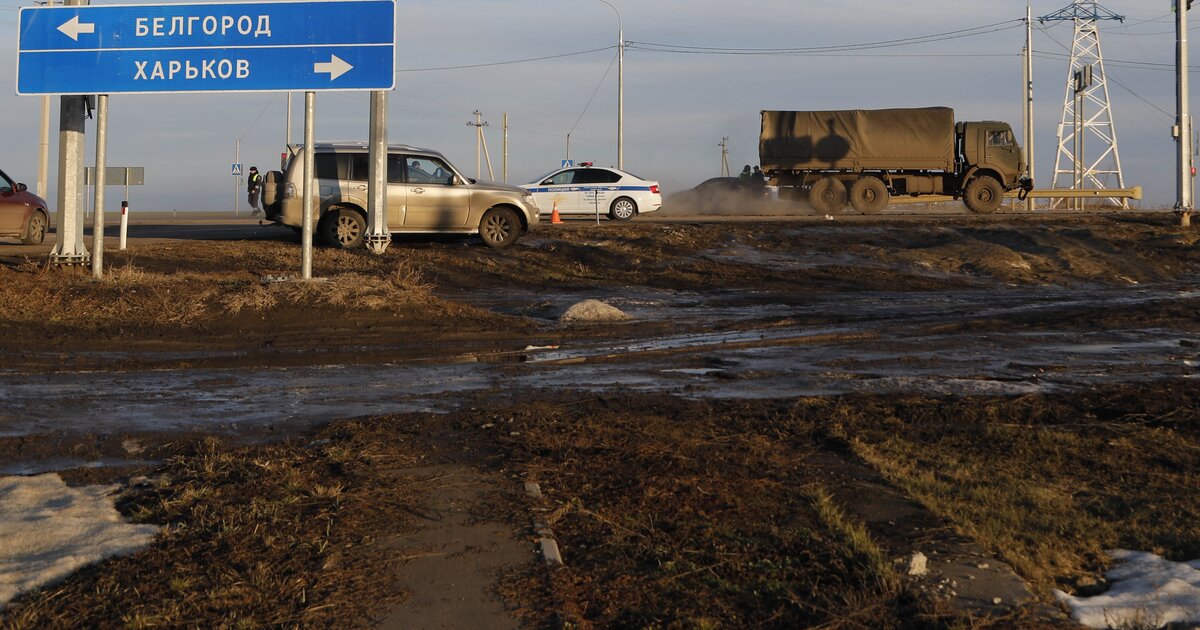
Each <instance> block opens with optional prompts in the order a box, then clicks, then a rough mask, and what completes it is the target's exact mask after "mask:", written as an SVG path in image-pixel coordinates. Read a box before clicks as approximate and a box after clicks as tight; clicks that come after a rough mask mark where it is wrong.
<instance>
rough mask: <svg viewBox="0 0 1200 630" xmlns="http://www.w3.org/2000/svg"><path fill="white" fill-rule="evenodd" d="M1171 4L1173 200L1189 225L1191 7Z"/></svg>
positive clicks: (1189, 3)
mask: <svg viewBox="0 0 1200 630" xmlns="http://www.w3.org/2000/svg"><path fill="white" fill-rule="evenodd" d="M1176 4H1177V6H1176V7H1175V31H1176V32H1175V38H1176V42H1175V66H1176V68H1175V72H1176V87H1175V90H1176V97H1177V103H1176V107H1177V110H1178V111H1177V114H1176V118H1175V128H1174V129H1173V130H1172V131H1173V133H1174V135H1175V140H1176V142H1177V143H1178V145H1179V146H1178V148H1179V155H1178V166H1179V172H1178V173H1177V177H1178V180H1179V181H1178V186H1177V187H1176V192H1177V193H1178V199H1177V201H1176V202H1175V212H1177V213H1178V214H1179V225H1180V226H1181V227H1190V226H1191V224H1192V210H1193V208H1194V201H1193V199H1192V192H1193V189H1192V116H1191V114H1190V113H1189V112H1190V104H1189V102H1188V101H1189V94H1188V11H1189V10H1191V8H1192V0H1186V1H1180V0H1176Z"/></svg>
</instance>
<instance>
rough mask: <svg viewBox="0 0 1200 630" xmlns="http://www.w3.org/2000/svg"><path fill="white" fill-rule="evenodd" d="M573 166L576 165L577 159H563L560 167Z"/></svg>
mask: <svg viewBox="0 0 1200 630" xmlns="http://www.w3.org/2000/svg"><path fill="white" fill-rule="evenodd" d="M572 166H575V160H563V161H562V166H560V167H559V168H571V167H572Z"/></svg>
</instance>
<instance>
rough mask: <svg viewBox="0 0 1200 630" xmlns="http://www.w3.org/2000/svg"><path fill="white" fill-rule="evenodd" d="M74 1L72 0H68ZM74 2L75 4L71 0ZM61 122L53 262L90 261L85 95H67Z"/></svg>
mask: <svg viewBox="0 0 1200 630" xmlns="http://www.w3.org/2000/svg"><path fill="white" fill-rule="evenodd" d="M68 1H69V2H70V0H68ZM71 4H74V3H71ZM60 98H61V100H60V102H59V106H58V108H59V122H58V217H57V220H56V223H55V227H56V229H57V232H58V242H57V243H55V245H54V249H53V250H51V251H50V262H51V263H54V264H60V265H82V264H87V262H88V260H90V258H91V257H90V255H89V254H88V251H87V247H86V246H85V245H84V243H83V224H84V221H85V218H84V215H83V204H82V203H80V202H81V201H83V189H84V186H83V181H84V180H83V169H84V155H83V153H84V141H85V136H84V128H83V121H84V116H85V112H86V108H87V104H86V98H85V97H83V96H63V97H60Z"/></svg>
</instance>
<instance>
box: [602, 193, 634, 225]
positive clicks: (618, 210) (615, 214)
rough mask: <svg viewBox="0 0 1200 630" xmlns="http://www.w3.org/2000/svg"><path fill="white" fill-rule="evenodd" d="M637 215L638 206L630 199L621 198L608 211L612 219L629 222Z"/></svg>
mask: <svg viewBox="0 0 1200 630" xmlns="http://www.w3.org/2000/svg"><path fill="white" fill-rule="evenodd" d="M635 214H637V204H636V203H634V201H633V200H632V199H630V198H629V197H619V198H618V199H617V200H616V201H614V202H612V206H610V207H609V209H608V216H609V218H610V219H614V220H617V221H628V220H630V219H632V218H633V215H635Z"/></svg>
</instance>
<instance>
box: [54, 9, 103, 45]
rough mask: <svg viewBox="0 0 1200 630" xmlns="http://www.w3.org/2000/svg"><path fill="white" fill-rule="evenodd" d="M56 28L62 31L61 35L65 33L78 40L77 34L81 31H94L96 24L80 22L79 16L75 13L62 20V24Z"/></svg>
mask: <svg viewBox="0 0 1200 630" xmlns="http://www.w3.org/2000/svg"><path fill="white" fill-rule="evenodd" d="M58 30H60V31H62V34H63V35H66V36H67V37H70V38H71V39H73V40H75V41H79V35H80V34H81V33H95V32H96V25H95V24H87V23H80V21H79V16H78V15H76V16H75V17H73V18H71V19H69V20H67V21H66V22H63V24H62V26H60V27H58Z"/></svg>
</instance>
